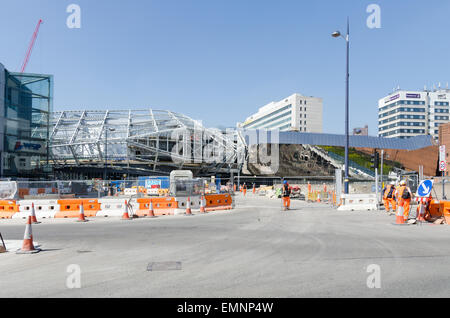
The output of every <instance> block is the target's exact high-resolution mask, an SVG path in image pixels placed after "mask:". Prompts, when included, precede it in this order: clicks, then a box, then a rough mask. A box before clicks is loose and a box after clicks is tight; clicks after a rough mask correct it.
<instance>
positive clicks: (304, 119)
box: [237, 94, 323, 133]
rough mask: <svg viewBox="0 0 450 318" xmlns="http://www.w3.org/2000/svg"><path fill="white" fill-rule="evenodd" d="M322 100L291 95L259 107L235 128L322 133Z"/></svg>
mask: <svg viewBox="0 0 450 318" xmlns="http://www.w3.org/2000/svg"><path fill="white" fill-rule="evenodd" d="M322 114H323V103H322V98H319V97H312V96H303V95H300V94H293V95H291V96H289V97H286V98H284V99H282V100H281V101H279V102H271V103H269V104H267V105H265V106H263V107H261V108H260V109H259V110H258V112H257V113H255V114H253V115H251V116H250V117H248V118H247V119H246V120H245V121H244V122H243V123H238V124H237V126H238V127H239V128H243V129H279V130H280V131H301V132H316V133H321V132H322Z"/></svg>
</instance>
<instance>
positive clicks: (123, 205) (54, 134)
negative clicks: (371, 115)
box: [0, 20, 450, 298]
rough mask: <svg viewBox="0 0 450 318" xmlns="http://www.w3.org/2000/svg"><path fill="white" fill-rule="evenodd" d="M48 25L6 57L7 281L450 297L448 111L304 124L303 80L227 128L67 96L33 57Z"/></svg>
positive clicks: (62, 293)
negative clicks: (432, 116) (423, 121)
mask: <svg viewBox="0 0 450 318" xmlns="http://www.w3.org/2000/svg"><path fill="white" fill-rule="evenodd" d="M42 23H43V21H42V20H39V21H38V24H37V25H36V28H35V30H34V33H33V35H32V38H31V41H30V44H29V47H28V50H27V52H26V56H25V59H24V62H23V64H22V67H21V69H20V71H18V72H12V71H9V70H8V68H7V67H6V66H4V65H3V64H1V63H0V109H1V110H2V114H3V115H2V117H1V118H0V120H1V125H0V129H1V136H0V139H1V143H0V152H1V157H0V158H1V159H0V166H1V180H0V272H1V273H7V275H2V277H1V286H2V288H0V297H2V298H3V297H5V298H6V297H11V298H24V297H25V298H28V297H32V298H35V297H38V298H53V297H56V298H85V297H87V298H96V297H111V298H166V297H176V298H179V297H180V298H211V297H212V298H233V297H237V298H246V297H247V298H248V297H268V298H274V297H281V298H288V297H289V298H290V297H340V298H341V297H344V298H345V297H358V298H360V297H424V295H426V296H427V297H448V295H449V292H450V287H449V284H448V282H447V281H448V278H447V275H446V274H445V273H446V271H445V269H446V268H448V266H450V250H449V247H448V245H447V244H446V239H447V237H448V233H449V231H450V228H449V227H448V226H449V225H450V201H449V200H447V196H448V195H450V178H449V176H448V167H447V165H448V162H447V160H448V159H447V157H448V153H447V152H446V150H445V143H446V141H445V140H450V137H449V136H450V128H449V127H450V126H448V127H447V126H442V127H439V129H440V130H439V134H440V137H439V139H438V140H436V138H433V136H431V135H430V134H420V135H417V136H410V137H408V138H400V137H399V138H397V137H394V138H386V137H375V136H368V135H351V136H349V135H348V131H347V135H344V134H342V135H341V134H331V133H323V132H322V131H320V132H316V131H314V130H313V129H311V130H306V128H305V130H303V131H302V130H301V129H291V128H292V127H291V126H289V125H290V122H289V124H286V122H284V121H283V120H285V119H284V118H283V117H282V116H291V115H292V114H295V115H296V116H297V113H296V110H294V106H298V107H303V106H304V105H305V104H306V97H305V96H303V95H299V94H294V95H295V96H294V95H291V96H290V97H289V98H295V99H296V100H299V99H301V100H305V101H304V104H301V105H302V106H299V105H294V104H293V103H292V102H291V100H290V99H289V98H286V99H285V100H284V101H282V102H284V103H285V104H286V105H285V104H283V105H281V104H280V105H281V106H280V105H278V104H277V103H273V102H272V103H270V104H268V106H267V105H266V106H264V107H262V108H261V109H260V111H259V112H258V113H257V114H256V115H255V116H253V117H252V116H250V117H249V118H250V119H247V120H246V121H245V122H244V125H240V124H239V123H238V121H239V120H241V119H240V118H236V122H237V124H236V127H233V128H228V129H225V128H221V129H218V128H212V127H207V126H206V125H204V124H203V123H202V122H201V121H200V120H195V119H193V118H191V117H190V116H188V115H185V114H183V113H180V112H175V111H172V110H170V109H167V108H162V107H142V108H132V107H128V106H124V107H123V108H121V109H119V108H118V107H116V108H111V109H106V108H102V107H99V108H98V109H95V108H86V109H83V108H75V109H71V110H63V109H62V108H60V107H55V106H54V105H53V98H54V91H53V88H54V78H53V75H50V74H35V73H26V68H27V64H28V61H29V60H30V58H32V51H33V46H34V44H35V41H36V40H37V38H38V34H39V30H40V27H41V24H42ZM292 96H294V97H292ZM310 98H311V100H312V101H313V102H315V103H317V105H320V107H322V106H321V99H319V98H313V97H310ZM310 103H312V102H311V101H310V100H308V104H307V105H308V107H309V105H310ZM291 104H292V105H294V106H292V105H291ZM270 107H278V108H277V109H276V110H275V111H274V112H273V113H270V112H271V108H270ZM286 107H287V108H286ZM289 107H290V108H289ZM318 107H319V106H318ZM305 108H306V107H305ZM299 109H301V108H299ZM318 113H320V114H322V109H320V112H318ZM258 116H260V117H258ZM300 117H301V116H300ZM289 118H290V117H289ZM289 118H288V120H290V119H289ZM302 118H303V119H304V118H306V116H304V117H302ZM308 118H310V116H309V113H308ZM297 119H298V118H297ZM320 119H321V120H322V118H321V117H320ZM252 121H253V124H252ZM304 122H305V124H303V125H306V121H304ZM300 123H301V122H300ZM264 124H267V125H268V126H267V127H269V128H267V127H265V126H264ZM245 125H247V126H245ZM252 125H254V126H253V128H252ZM281 125H284V126H286V125H287V126H289V128H286V129H278V128H280V127H284V126H281ZM292 125H293V124H292ZM274 126H276V129H270V127H274ZM287 126H286V127H287ZM246 127H249V128H246ZM254 127H256V128H254ZM317 127H319V128H320V129H322V123H320V125H319V124H317ZM319 128H317V129H319ZM366 130H367V126H366ZM441 135H442V136H441ZM443 140H444V141H445V142H444V141H443ZM446 194H447V195H446ZM373 268H375V269H377V271H378V272H377V273H379V274H380V276H379V277H378V276H377V277H376V278H374V279H373V281H372V280H371V279H372V278H370V280H369V278H368V276H369V275H370V274H371V273H372V270H371V269H373ZM424 268H427V269H428V270H426V271H424ZM418 273H420V275H418ZM24 282H26V284H25V283H24Z"/></svg>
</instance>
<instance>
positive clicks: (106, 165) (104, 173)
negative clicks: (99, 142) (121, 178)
mask: <svg viewBox="0 0 450 318" xmlns="http://www.w3.org/2000/svg"><path fill="white" fill-rule="evenodd" d="M108 130H109V131H111V132H113V131H115V130H116V129H115V128H106V129H105V165H104V166H105V170H104V171H103V180H105V181H106V178H107V177H108Z"/></svg>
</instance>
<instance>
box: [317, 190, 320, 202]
mask: <svg viewBox="0 0 450 318" xmlns="http://www.w3.org/2000/svg"><path fill="white" fill-rule="evenodd" d="M317 203H320V191H317Z"/></svg>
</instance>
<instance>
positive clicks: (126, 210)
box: [122, 200, 131, 220]
mask: <svg viewBox="0 0 450 318" xmlns="http://www.w3.org/2000/svg"><path fill="white" fill-rule="evenodd" d="M122 220H131V218H130V215H129V214H128V202H127V200H125V207H124V210H123V215H122Z"/></svg>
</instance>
